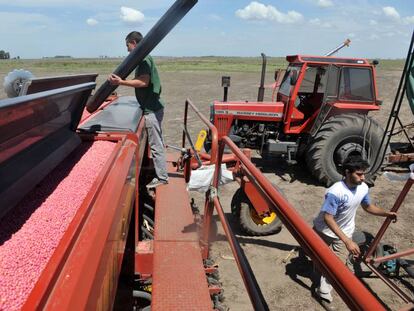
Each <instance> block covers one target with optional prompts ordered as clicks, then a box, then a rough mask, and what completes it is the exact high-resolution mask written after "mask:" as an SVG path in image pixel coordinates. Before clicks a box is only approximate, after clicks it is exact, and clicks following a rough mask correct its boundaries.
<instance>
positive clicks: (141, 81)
mask: <svg viewBox="0 0 414 311" xmlns="http://www.w3.org/2000/svg"><path fill="white" fill-rule="evenodd" d="M150 80H151V77H150V75H147V74H145V75H140V76H138V77H136V78H135V79H133V80H123V79H121V77H119V76H117V75H115V74H111V75H110V76H109V77H108V81H109V82H110V83H111V84H112V85H123V86H129V87H133V88H142V87H148V85H149V84H150Z"/></svg>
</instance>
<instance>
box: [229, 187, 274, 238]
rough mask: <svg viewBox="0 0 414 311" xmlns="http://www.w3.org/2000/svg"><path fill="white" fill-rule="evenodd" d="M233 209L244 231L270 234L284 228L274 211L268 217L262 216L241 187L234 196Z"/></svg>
mask: <svg viewBox="0 0 414 311" xmlns="http://www.w3.org/2000/svg"><path fill="white" fill-rule="evenodd" d="M231 210H232V214H233V216H235V217H236V218H238V220H239V221H240V226H241V228H242V229H243V231H244V232H245V233H247V234H248V235H253V236H263V235H270V234H275V233H278V232H279V231H280V230H281V229H282V222H281V220H280V219H279V217H278V216H277V215H276V213H275V212H272V214H271V215H270V216H268V217H260V216H259V215H258V214H257V212H256V210H255V209H254V207H253V205H252V203H251V202H250V200H249V198H248V197H247V195H246V194H245V193H244V191H243V189H241V188H239V189H238V190H237V191H236V193H235V194H234V196H233V199H232V201H231Z"/></svg>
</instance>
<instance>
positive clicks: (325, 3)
mask: <svg viewBox="0 0 414 311" xmlns="http://www.w3.org/2000/svg"><path fill="white" fill-rule="evenodd" d="M316 5H317V6H319V7H321V8H328V7H330V6H333V2H332V1H331V0H318V2H317V3H316Z"/></svg>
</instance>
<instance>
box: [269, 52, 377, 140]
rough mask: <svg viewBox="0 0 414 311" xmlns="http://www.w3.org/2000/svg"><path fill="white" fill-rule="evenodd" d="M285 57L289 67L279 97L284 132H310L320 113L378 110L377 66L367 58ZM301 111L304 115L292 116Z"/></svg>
mask: <svg viewBox="0 0 414 311" xmlns="http://www.w3.org/2000/svg"><path fill="white" fill-rule="evenodd" d="M286 59H287V61H288V62H289V66H288V67H287V69H286V73H285V75H284V77H283V79H282V82H281V84H280V86H279V90H278V92H277V97H276V100H277V101H281V102H283V103H284V113H283V120H284V132H285V133H291V134H293V133H304V132H310V131H311V129H312V127H313V125H314V124H315V121H316V120H317V118H318V116H319V118H321V117H322V118H323V119H325V118H327V117H329V116H332V115H335V114H338V113H343V112H345V111H346V112H357V113H362V114H366V113H367V112H368V111H371V110H378V109H379V108H378V103H379V101H377V92H376V88H375V67H374V65H371V64H369V62H368V61H367V60H365V59H353V58H336V57H321V56H302V55H294V56H288V57H286ZM276 78H277V76H276ZM325 105H327V107H326V108H325V109H323V110H322V109H321V108H322V107H324V106H325ZM298 111H299V112H300V114H301V115H302V116H303V118H301V119H299V120H298V118H295V119H292V115H293V114H294V113H296V115H297V114H298ZM321 114H322V115H321Z"/></svg>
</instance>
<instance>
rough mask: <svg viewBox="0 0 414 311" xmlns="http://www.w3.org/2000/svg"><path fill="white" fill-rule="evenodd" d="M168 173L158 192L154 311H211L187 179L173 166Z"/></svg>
mask: <svg viewBox="0 0 414 311" xmlns="http://www.w3.org/2000/svg"><path fill="white" fill-rule="evenodd" d="M177 158H178V156H177ZM168 170H169V184H168V185H163V186H159V187H158V188H157V190H156V202H155V235H154V258H153V294H152V295H153V298H152V304H151V310H162V311H164V310H177V308H180V310H212V308H213V305H212V301H211V299H210V294H209V289H208V284H207V280H206V274H205V270H204V266H203V261H202V257H201V249H200V246H199V242H198V241H199V238H198V234H197V226H196V224H195V223H194V216H193V214H192V211H191V207H190V203H189V197H188V193H187V191H186V184H185V180H184V176H183V174H181V173H177V172H175V170H176V169H175V168H174V167H173V166H172V165H171V162H169V163H168Z"/></svg>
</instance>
